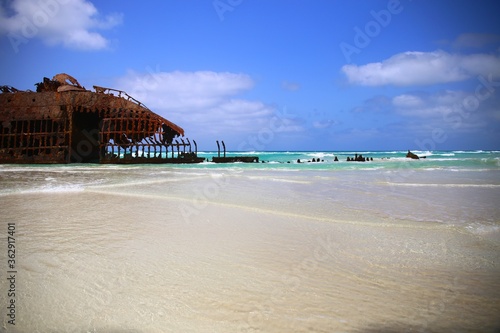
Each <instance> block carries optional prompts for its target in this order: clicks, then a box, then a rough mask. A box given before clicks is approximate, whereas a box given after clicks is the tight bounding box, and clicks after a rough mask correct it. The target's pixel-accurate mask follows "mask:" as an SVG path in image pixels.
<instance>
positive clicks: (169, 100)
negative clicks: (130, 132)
mask: <svg viewBox="0 0 500 333" xmlns="http://www.w3.org/2000/svg"><path fill="white" fill-rule="evenodd" d="M253 86H254V82H253V80H252V79H251V78H250V77H249V76H248V75H245V74H237V73H229V72H211V71H198V72H181V71H174V72H161V71H157V72H153V71H149V73H138V72H135V71H129V72H128V73H127V74H126V75H125V76H123V77H121V78H118V79H117V85H116V88H118V89H121V90H124V91H126V92H127V93H128V94H129V95H131V96H132V97H134V98H136V99H138V100H140V101H141V102H143V103H144V104H146V105H147V106H148V107H149V108H151V109H152V110H153V111H154V112H156V113H158V114H160V115H162V116H163V117H165V118H167V119H169V120H171V121H173V122H174V123H176V124H178V125H179V126H181V127H183V128H184V130H185V131H186V135H187V136H189V137H193V136H194V137H195V139H196V138H200V137H201V138H202V139H204V140H206V141H210V140H212V141H213V140H215V139H217V138H219V139H221V138H231V139H230V140H232V141H233V144H239V143H241V142H243V141H245V140H246V138H247V137H248V136H249V135H257V134H258V133H260V132H262V131H266V132H268V131H269V130H272V131H273V135H274V134H276V133H280V132H290V131H298V130H300V129H297V126H296V124H295V123H294V122H293V121H291V120H290V118H291V117H292V116H291V115H289V114H288V113H286V112H281V111H280V110H277V109H276V108H275V107H274V106H271V105H268V104H266V103H263V102H261V101H251V100H246V99H243V98H241V97H238V95H239V94H241V93H244V92H245V91H248V90H249V89H251V88H253ZM227 142H228V141H227Z"/></svg>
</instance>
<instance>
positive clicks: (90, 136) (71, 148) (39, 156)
mask: <svg viewBox="0 0 500 333" xmlns="http://www.w3.org/2000/svg"><path fill="white" fill-rule="evenodd" d="M35 86H36V92H35V91H30V90H26V91H22V90H18V89H16V88H14V87H11V86H0V90H1V93H0V163H20V164H30V163H33V164H43V163H113V164H121V163H123V164H135V163H200V162H203V161H204V160H205V158H203V157H199V156H198V149H197V144H196V141H194V140H193V143H191V141H190V140H189V139H188V138H186V137H184V130H183V129H182V128H181V127H180V126H178V125H176V124H174V123H173V122H171V121H169V120H167V119H165V118H163V117H161V116H160V115H158V114H156V113H154V112H153V111H151V110H150V109H149V108H147V107H146V106H145V105H144V104H142V103H141V102H139V101H138V100H136V99H135V98H133V97H131V96H130V95H128V94H127V93H126V92H124V91H121V90H116V89H112V88H105V87H100V86H93V88H94V91H90V90H87V89H85V88H84V87H82V86H81V85H80V84H79V83H78V81H77V80H76V79H75V78H73V77H72V76H70V75H67V74H57V75H55V76H54V77H53V78H52V79H49V78H44V79H43V81H42V82H40V83H36V84H35ZM224 155H225V154H224ZM219 156H220V151H219ZM224 157H225V156H224ZM213 161H214V162H218V163H221V162H222V163H224V162H232V161H234V160H233V159H229V158H228V159H227V160H225V159H221V158H219V159H217V158H215V160H213ZM248 161H252V162H255V161H258V157H257V158H256V159H255V157H254V158H253V159H252V160H248Z"/></svg>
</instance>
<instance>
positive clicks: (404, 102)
mask: <svg viewBox="0 0 500 333" xmlns="http://www.w3.org/2000/svg"><path fill="white" fill-rule="evenodd" d="M392 103H393V104H394V105H395V106H397V107H418V106H421V105H423V100H422V98H420V97H419V96H415V95H408V94H404V95H399V96H396V97H394V98H393V99H392Z"/></svg>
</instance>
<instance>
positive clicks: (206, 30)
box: [0, 0, 500, 151]
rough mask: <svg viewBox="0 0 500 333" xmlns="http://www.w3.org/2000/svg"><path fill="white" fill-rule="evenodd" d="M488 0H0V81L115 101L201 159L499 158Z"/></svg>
mask: <svg viewBox="0 0 500 333" xmlns="http://www.w3.org/2000/svg"><path fill="white" fill-rule="evenodd" d="M499 13H500V3H499V2H498V1H465V0H455V1H451V0H443V1H430V0H422V1H418V0H400V1H398V0H385V1H376V0H375V1H361V0H358V1H348V0H337V1H335V0H310V1H305V0H302V1H299V0H152V1H113V0H111V1H109V0H108V1H104V0H0V85H10V86H13V87H16V88H17V89H21V90H26V89H32V90H34V89H35V87H34V84H35V83H37V82H40V81H42V79H43V77H49V78H51V77H52V76H54V75H56V74H58V73H67V74H69V75H71V76H73V77H75V78H76V79H77V80H78V81H79V82H80V84H82V85H83V86H85V87H86V88H87V89H92V86H93V85H98V86H104V87H110V88H115V89H119V90H124V91H126V92H127V93H128V94H129V95H131V96H133V97H135V98H136V99H138V100H140V101H141V102H143V103H144V104H145V105H147V106H148V107H149V108H150V109H151V110H152V111H153V112H155V113H157V114H159V115H161V116H163V117H165V118H166V119H169V120H170V121H172V122H174V123H176V124H177V125H179V126H181V127H182V128H183V129H184V130H185V135H186V137H188V138H189V139H194V140H196V141H197V143H198V149H199V150H215V149H216V143H215V141H216V140H219V141H220V140H224V142H225V144H226V147H227V148H228V150H240V151H262V150H269V151H271V150H279V151H287V150H288V151H292V150H297V151H303V150H313V151H314V150H328V151H335V150H358V151H364V150H407V149H410V150H424V151H426V150H477V149H483V150H500V20H499V19H498V14H499Z"/></svg>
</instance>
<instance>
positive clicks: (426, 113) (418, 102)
mask: <svg viewBox="0 0 500 333" xmlns="http://www.w3.org/2000/svg"><path fill="white" fill-rule="evenodd" d="M466 96H467V95H466V94H465V93H464V92H459V91H451V90H445V91H441V92H438V93H435V94H431V95H427V94H422V95H417V94H403V95H398V96H395V97H394V98H393V99H392V104H393V106H394V108H395V111H396V113H398V114H401V115H404V116H411V117H419V118H426V119H428V120H429V119H431V118H435V117H441V118H442V117H443V116H445V115H447V114H450V113H452V112H454V111H455V110H456V109H457V108H458V107H460V105H461V103H462V102H463V100H464V98H465V97H466Z"/></svg>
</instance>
